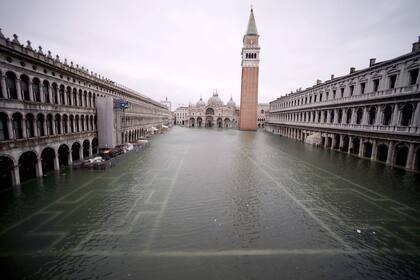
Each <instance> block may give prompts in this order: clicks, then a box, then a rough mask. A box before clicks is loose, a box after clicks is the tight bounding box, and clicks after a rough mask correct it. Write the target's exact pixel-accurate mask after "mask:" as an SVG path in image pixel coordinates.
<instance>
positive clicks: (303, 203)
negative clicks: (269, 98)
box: [0, 127, 420, 279]
mask: <svg viewBox="0 0 420 280" xmlns="http://www.w3.org/2000/svg"><path fill="white" fill-rule="evenodd" d="M0 264H1V266H0V268H1V272H2V275H7V276H8V277H7V278H3V279H13V278H26V279H96V278H97V279H326V278H327V279H356V278H357V279H415V278H420V265H419V264H420V175H419V174H415V173H410V172H405V171H403V170H398V169H392V168H389V167H386V166H385V165H383V164H380V163H375V162H370V161H368V160H361V159H358V158H356V157H354V156H350V155H347V154H343V153H339V152H336V151H331V150H325V149H322V148H316V147H312V146H309V145H305V144H303V143H300V142H294V141H293V140H290V139H286V138H282V137H279V136H274V135H271V134H268V133H265V132H263V131H259V132H257V133H253V132H240V131H237V130H218V129H204V128H202V129H199V128H195V129H188V128H179V127H174V128H172V129H171V130H170V131H169V132H168V133H167V134H164V135H157V136H155V137H153V139H152V143H151V145H150V147H148V148H147V149H146V150H145V151H144V152H142V153H140V154H133V155H132V156H130V157H129V158H128V159H127V160H126V161H125V162H122V163H120V164H119V165H118V166H116V167H113V168H111V169H109V170H107V171H87V170H73V171H71V170H65V171H62V172H61V174H60V175H59V176H57V175H54V173H52V174H49V175H48V176H46V177H44V178H42V180H32V181H29V182H26V183H25V184H23V185H22V186H21V187H20V188H13V189H6V190H2V191H1V192H0Z"/></svg>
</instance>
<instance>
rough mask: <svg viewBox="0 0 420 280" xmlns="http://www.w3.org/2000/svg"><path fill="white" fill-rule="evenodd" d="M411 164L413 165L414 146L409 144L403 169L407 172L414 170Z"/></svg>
mask: <svg viewBox="0 0 420 280" xmlns="http://www.w3.org/2000/svg"><path fill="white" fill-rule="evenodd" d="M413 163H414V144H413V143H410V146H409V148H408V156H407V163H406V165H405V168H406V169H409V170H411V169H414V166H413Z"/></svg>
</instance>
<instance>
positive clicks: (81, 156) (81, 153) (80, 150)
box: [79, 145, 83, 160]
mask: <svg viewBox="0 0 420 280" xmlns="http://www.w3.org/2000/svg"><path fill="white" fill-rule="evenodd" d="M79 159H80V160H83V145H81V146H80V149H79Z"/></svg>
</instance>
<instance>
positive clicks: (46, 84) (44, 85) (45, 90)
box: [42, 81, 51, 103]
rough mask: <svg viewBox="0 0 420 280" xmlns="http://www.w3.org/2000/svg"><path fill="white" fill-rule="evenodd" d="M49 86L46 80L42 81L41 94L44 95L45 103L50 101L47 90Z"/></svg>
mask: <svg viewBox="0 0 420 280" xmlns="http://www.w3.org/2000/svg"><path fill="white" fill-rule="evenodd" d="M49 87H50V84H49V83H48V81H44V82H43V83H42V94H43V95H44V101H45V103H51V100H50V95H49V92H48V89H49Z"/></svg>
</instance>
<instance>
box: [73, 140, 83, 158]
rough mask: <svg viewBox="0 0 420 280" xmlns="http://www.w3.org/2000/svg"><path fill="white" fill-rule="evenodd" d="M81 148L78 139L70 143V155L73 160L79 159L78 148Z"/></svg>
mask: <svg viewBox="0 0 420 280" xmlns="http://www.w3.org/2000/svg"><path fill="white" fill-rule="evenodd" d="M81 148H82V147H81V145H80V143H79V142H78V141H76V142H74V143H73V144H72V145H71V156H72V159H73V161H76V160H81V158H80V149H81Z"/></svg>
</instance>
